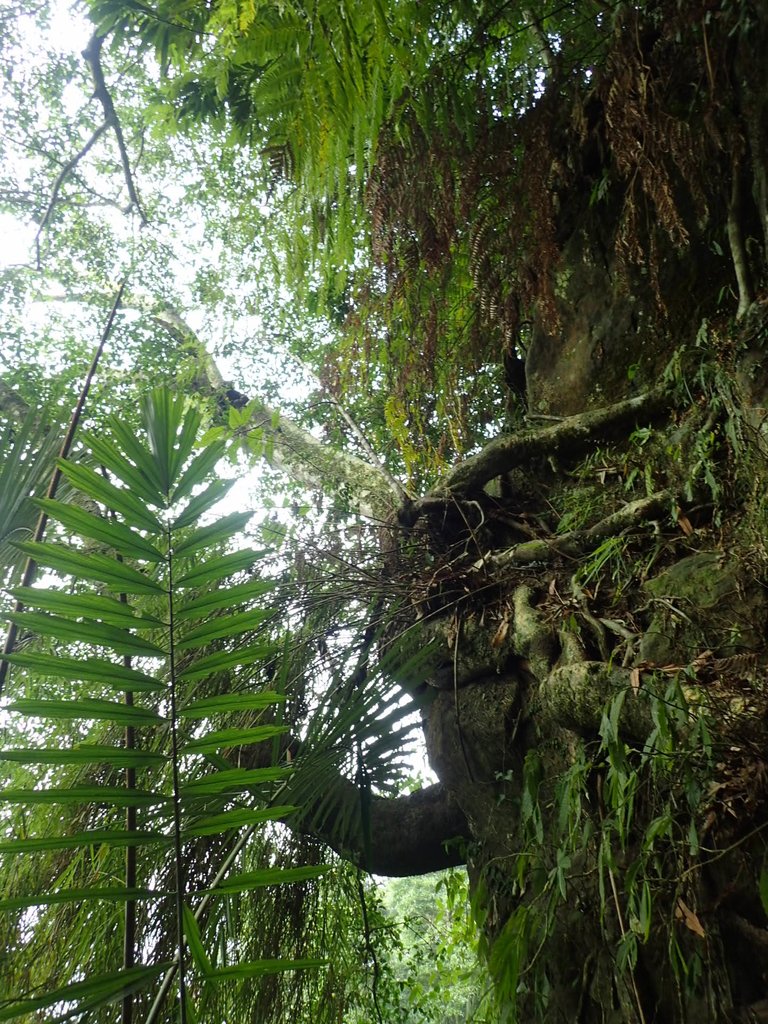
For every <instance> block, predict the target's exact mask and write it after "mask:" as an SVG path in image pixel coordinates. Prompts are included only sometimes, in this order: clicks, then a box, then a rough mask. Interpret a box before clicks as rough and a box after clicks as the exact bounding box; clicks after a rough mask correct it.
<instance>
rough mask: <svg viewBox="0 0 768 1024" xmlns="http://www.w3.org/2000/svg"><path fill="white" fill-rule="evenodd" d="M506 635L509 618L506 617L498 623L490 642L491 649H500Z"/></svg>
mask: <svg viewBox="0 0 768 1024" xmlns="http://www.w3.org/2000/svg"><path fill="white" fill-rule="evenodd" d="M507 633H509V618H508V616H507V615H505V616H504V618H503V619H502V620H501V622H500V623H499V628H498V629H497V630H496V632H495V633H494V635H493V639H492V640H491V647H501V645H502V644H503V643H504V641H505V640H506V639H507Z"/></svg>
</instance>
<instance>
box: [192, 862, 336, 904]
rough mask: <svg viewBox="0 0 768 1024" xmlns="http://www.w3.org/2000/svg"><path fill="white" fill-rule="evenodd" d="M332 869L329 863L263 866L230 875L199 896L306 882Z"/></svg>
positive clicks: (202, 891)
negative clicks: (300, 865) (279, 866)
mask: <svg viewBox="0 0 768 1024" xmlns="http://www.w3.org/2000/svg"><path fill="white" fill-rule="evenodd" d="M329 870H330V865H329V864H319V865H316V866H315V865H313V866H306V867H297V868H261V869H260V870H258V871H248V872H245V873H244V874H241V875H230V876H229V877H228V878H225V879H223V881H221V882H219V884H218V885H217V886H216V888H215V889H203V890H201V891H200V892H199V893H196V895H198V896H202V895H205V894H208V893H210V894H212V895H214V896H215V895H218V894H221V895H226V894H228V893H233V892H250V890H251V889H262V888H264V887H265V886H268V885H287V884H289V883H291V882H306V881H309V879H311V878H319V877H320V876H321V875H324V874H325V873H326V872H327V871H329Z"/></svg>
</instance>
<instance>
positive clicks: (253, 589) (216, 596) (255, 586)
mask: <svg viewBox="0 0 768 1024" xmlns="http://www.w3.org/2000/svg"><path fill="white" fill-rule="evenodd" d="M262 553H263V554H266V553H267V552H262ZM276 586H277V581H276V580H254V581H253V582H252V583H238V584H237V585H236V586H234V587H224V588H222V589H221V590H209V591H206V592H205V593H204V594H200V595H199V596H198V597H194V598H192V600H191V601H187V602H185V603H184V604H183V605H182V606H181V607H180V608H177V609H176V618H177V619H179V620H183V619H189V618H192V617H193V616H198V617H201V618H202V617H203V616H205V615H208V614H209V613H210V612H213V611H217V610H218V609H219V608H236V607H237V605H239V604H245V603H246V602H247V601H252V600H253V599H254V598H256V597H261V596H262V595H263V594H266V593H268V592H269V591H270V590H274V589H275V587H276Z"/></svg>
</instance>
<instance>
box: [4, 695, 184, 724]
mask: <svg viewBox="0 0 768 1024" xmlns="http://www.w3.org/2000/svg"><path fill="white" fill-rule="evenodd" d="M8 711H19V712H21V714H23V715H34V716H36V717H37V718H53V719H57V720H63V721H67V720H70V719H75V718H87V719H90V720H91V721H108V722H117V723H118V724H120V725H162V724H163V723H164V722H165V721H166V719H165V718H163V717H162V716H161V715H158V714H157V712H156V711H150V709H149V708H139V707H135V706H133V705H129V704H119V703H117V701H113V700H97V699H95V698H92V697H83V698H81V699H80V700H35V699H33V698H24V699H21V700H15V701H13V702H12V703H10V704H9V705H8Z"/></svg>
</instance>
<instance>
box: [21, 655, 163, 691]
mask: <svg viewBox="0 0 768 1024" xmlns="http://www.w3.org/2000/svg"><path fill="white" fill-rule="evenodd" d="M3 657H4V658H5V660H6V661H9V662H10V663H11V664H12V665H20V666H22V667H23V668H29V669H32V670H33V671H34V672H39V673H41V674H42V675H46V676H56V677H58V678H61V679H80V680H84V681H92V682H95V683H103V684H104V685H105V686H113V687H115V688H116V689H121V690H131V691H133V692H135V693H141V692H144V691H147V692H150V691H151V692H158V691H162V690H165V688H166V687H165V683H162V682H160V681H159V680H157V679H153V678H152V676H148V675H146V674H145V673H144V672H139V670H138V669H135V668H128V667H127V666H125V665H115V664H113V663H112V662H111V661H105V660H104V659H103V658H84V659H83V660H82V661H81V660H80V659H79V658H60V657H58V656H56V655H55V654H37V653H34V652H27V651H19V652H18V653H16V654H6V655H3Z"/></svg>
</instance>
